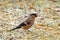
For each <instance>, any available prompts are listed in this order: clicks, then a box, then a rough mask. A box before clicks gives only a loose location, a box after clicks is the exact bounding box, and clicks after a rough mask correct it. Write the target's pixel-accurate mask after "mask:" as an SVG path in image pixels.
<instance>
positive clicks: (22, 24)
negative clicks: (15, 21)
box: [10, 22, 26, 31]
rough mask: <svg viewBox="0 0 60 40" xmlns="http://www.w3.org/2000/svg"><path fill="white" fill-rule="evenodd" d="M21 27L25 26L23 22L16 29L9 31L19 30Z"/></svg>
mask: <svg viewBox="0 0 60 40" xmlns="http://www.w3.org/2000/svg"><path fill="white" fill-rule="evenodd" d="M22 26H26V24H25V23H24V22H22V23H21V24H20V25H18V26H17V27H16V28H13V29H11V30H10V31H12V30H15V29H19V28H21V27H22Z"/></svg>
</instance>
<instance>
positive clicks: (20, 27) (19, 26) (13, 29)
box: [10, 25, 22, 31]
mask: <svg viewBox="0 0 60 40" xmlns="http://www.w3.org/2000/svg"><path fill="white" fill-rule="evenodd" d="M21 27H22V26H21V25H20V26H17V27H16V28H13V29H11V30H10V31H13V30H15V29H19V28H21Z"/></svg>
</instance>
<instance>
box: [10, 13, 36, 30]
mask: <svg viewBox="0 0 60 40" xmlns="http://www.w3.org/2000/svg"><path fill="white" fill-rule="evenodd" d="M36 17H37V14H36V13H33V14H30V15H29V16H28V18H27V19H26V20H25V21H23V22H22V23H20V24H19V25H18V26H17V27H16V28H13V29H11V30H10V31H12V30H15V29H20V28H23V29H24V30H28V29H30V28H31V27H32V25H33V24H34V21H35V18H36Z"/></svg>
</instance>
